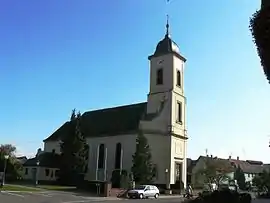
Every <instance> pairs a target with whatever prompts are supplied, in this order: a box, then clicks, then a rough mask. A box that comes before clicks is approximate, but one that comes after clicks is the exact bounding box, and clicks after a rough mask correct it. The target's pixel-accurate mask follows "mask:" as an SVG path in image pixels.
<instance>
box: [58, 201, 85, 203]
mask: <svg viewBox="0 0 270 203" xmlns="http://www.w3.org/2000/svg"><path fill="white" fill-rule="evenodd" d="M83 202H90V200H76V201H68V202H62V203H83Z"/></svg>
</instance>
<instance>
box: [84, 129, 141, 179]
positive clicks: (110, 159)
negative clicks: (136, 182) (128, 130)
mask: <svg viewBox="0 0 270 203" xmlns="http://www.w3.org/2000/svg"><path fill="white" fill-rule="evenodd" d="M119 142H120V143H121V145H122V150H123V159H122V160H123V161H122V169H124V170H127V171H130V169H131V166H132V155H133V154H134V152H135V150H136V135H133V134H130V135H119V136H107V137H104V136H102V137H92V138H91V137H88V138H87V143H88V145H89V161H88V172H87V174H86V176H85V179H86V180H96V178H97V179H100V178H98V177H96V176H97V175H96V173H104V171H103V170H100V171H96V168H97V158H98V148H99V145H100V144H105V148H107V175H108V179H110V178H111V174H112V171H113V170H114V166H115V150H116V144H117V143H119ZM102 175H103V174H102ZM102 175H100V177H102ZM101 179H102V180H103V178H101Z"/></svg>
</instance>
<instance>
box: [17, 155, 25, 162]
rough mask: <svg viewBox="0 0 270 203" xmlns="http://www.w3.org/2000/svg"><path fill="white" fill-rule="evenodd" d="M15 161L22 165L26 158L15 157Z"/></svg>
mask: <svg viewBox="0 0 270 203" xmlns="http://www.w3.org/2000/svg"><path fill="white" fill-rule="evenodd" d="M16 159H17V160H18V161H19V162H20V163H21V164H24V163H25V162H26V160H27V157H26V156H20V157H16Z"/></svg>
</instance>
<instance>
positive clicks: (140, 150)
mask: <svg viewBox="0 0 270 203" xmlns="http://www.w3.org/2000/svg"><path fill="white" fill-rule="evenodd" d="M132 158H133V166H132V168H131V171H132V173H133V177H134V180H135V182H136V183H139V184H143V183H150V182H151V181H152V180H153V177H154V175H155V174H154V167H153V163H152V155H151V150H150V146H149V144H148V140H147V138H146V137H145V136H144V134H143V132H142V131H140V132H139V134H138V136H137V139H136V151H135V153H134V155H133V156H132Z"/></svg>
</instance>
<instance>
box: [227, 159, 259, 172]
mask: <svg viewBox="0 0 270 203" xmlns="http://www.w3.org/2000/svg"><path fill="white" fill-rule="evenodd" d="M229 161H230V162H232V163H234V164H235V166H236V167H240V168H241V169H242V171H243V172H244V173H254V174H256V173H261V172H262V171H263V169H264V167H263V166H264V165H263V162H260V161H251V160H247V161H244V160H237V159H230V160H229Z"/></svg>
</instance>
